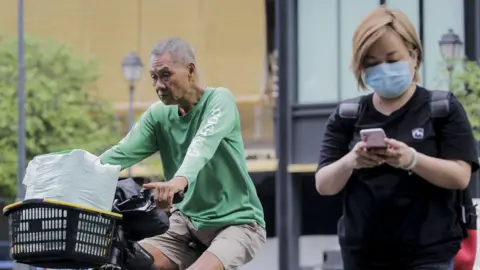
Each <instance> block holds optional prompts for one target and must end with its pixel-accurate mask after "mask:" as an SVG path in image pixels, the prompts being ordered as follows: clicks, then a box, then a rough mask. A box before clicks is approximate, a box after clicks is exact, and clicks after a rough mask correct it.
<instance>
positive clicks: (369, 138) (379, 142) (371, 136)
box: [360, 128, 387, 148]
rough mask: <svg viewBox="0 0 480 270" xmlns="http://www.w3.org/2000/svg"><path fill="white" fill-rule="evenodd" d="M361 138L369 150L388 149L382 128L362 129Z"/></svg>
mask: <svg viewBox="0 0 480 270" xmlns="http://www.w3.org/2000/svg"><path fill="white" fill-rule="evenodd" d="M360 136H361V137H362V141H364V142H365V143H366V144H367V148H387V144H386V143H385V132H384V131H383V129H381V128H369V129H362V130H360Z"/></svg>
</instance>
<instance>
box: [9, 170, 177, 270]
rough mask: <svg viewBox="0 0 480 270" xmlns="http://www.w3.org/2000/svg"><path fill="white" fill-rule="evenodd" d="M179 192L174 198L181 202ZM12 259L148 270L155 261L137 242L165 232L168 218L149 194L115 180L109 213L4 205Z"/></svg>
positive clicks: (45, 204) (43, 202)
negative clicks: (115, 186) (115, 185)
mask: <svg viewBox="0 0 480 270" xmlns="http://www.w3.org/2000/svg"><path fill="white" fill-rule="evenodd" d="M182 199H183V193H182V194H180V193H179V194H175V196H174V200H173V203H174V204H176V203H179V202H181V201H182ZM3 213H4V215H5V216H7V217H8V219H9V227H10V235H11V239H10V243H11V256H12V259H13V260H15V261H16V262H19V263H22V264H27V265H31V266H35V267H39V268H49V269H95V270H133V269H135V270H151V269H155V268H154V266H153V261H154V260H153V257H152V256H151V255H150V254H149V253H148V252H147V251H146V250H145V249H144V248H143V247H142V246H140V245H139V244H138V242H137V241H139V240H141V239H144V238H148V237H152V236H155V235H160V234H163V233H165V232H166V231H167V230H168V228H169V226H170V224H169V215H168V214H167V213H166V212H164V211H162V210H160V209H158V208H157V207H156V203H155V200H154V197H153V193H152V192H151V191H150V190H147V189H143V188H141V187H140V186H139V185H138V184H136V183H135V182H134V181H133V180H132V179H126V180H122V181H119V183H118V185H117V190H116V193H115V200H114V202H113V206H112V211H111V212H108V211H102V210H98V209H92V208H88V207H84V206H80V205H75V204H71V203H66V202H60V201H54V200H48V199H32V200H25V201H22V202H16V203H13V204H10V205H7V206H6V207H5V208H4V210H3Z"/></svg>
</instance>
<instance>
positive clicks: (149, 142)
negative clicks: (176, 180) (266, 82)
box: [100, 88, 265, 227]
mask: <svg viewBox="0 0 480 270" xmlns="http://www.w3.org/2000/svg"><path fill="white" fill-rule="evenodd" d="M157 151H159V152H160V156H161V159H162V163H163V168H164V174H165V177H166V179H172V178H173V177H175V176H182V177H185V178H186V179H187V180H188V191H187V192H186V193H185V198H184V200H183V201H182V202H181V203H179V204H178V205H177V207H178V209H179V210H180V211H182V213H183V214H185V215H186V216H188V217H190V218H191V220H192V222H193V224H194V225H195V226H197V227H223V226H228V225H236V224H245V223H252V222H257V223H258V224H260V225H261V226H263V227H265V221H264V217H263V209H262V205H261V203H260V200H259V198H258V196H257V193H256V189H255V185H254V184H253V181H252V179H251V178H250V176H249V174H248V171H247V168H246V162H245V154H244V147H243V140H242V134H241V130H240V115H239V113H238V109H237V106H236V104H235V100H234V98H233V96H232V94H231V93H230V91H229V90H228V89H226V88H207V89H206V90H205V92H204V94H203V95H202V97H201V99H200V101H199V102H198V103H197V105H196V106H195V107H193V109H192V110H191V111H190V112H189V113H188V114H186V115H185V116H179V114H178V106H172V105H170V106H167V105H165V104H163V103H162V102H157V103H155V104H153V105H152V106H151V107H150V108H148V110H147V111H146V112H145V113H144V114H143V115H142V117H141V119H140V120H139V121H138V122H137V123H136V124H135V126H134V127H133V128H132V130H131V131H130V133H129V134H128V135H127V136H126V137H125V138H124V139H123V140H122V141H120V143H119V144H118V145H116V146H114V147H112V148H111V149H110V150H108V151H106V152H105V153H104V154H102V155H101V157H100V158H101V161H102V162H103V163H107V164H113V165H120V166H121V167H122V169H125V168H128V167H130V166H132V165H134V164H136V163H138V162H140V161H141V160H143V159H145V158H146V157H149V156H150V155H152V154H154V153H155V152H157Z"/></svg>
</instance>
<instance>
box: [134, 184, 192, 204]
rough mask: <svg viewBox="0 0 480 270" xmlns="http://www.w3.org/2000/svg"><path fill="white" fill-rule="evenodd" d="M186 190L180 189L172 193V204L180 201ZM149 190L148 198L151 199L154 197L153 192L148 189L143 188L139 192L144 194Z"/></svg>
mask: <svg viewBox="0 0 480 270" xmlns="http://www.w3.org/2000/svg"><path fill="white" fill-rule="evenodd" d="M186 191H187V190H186V189H185V191H180V192H177V193H175V194H174V195H173V203H174V204H177V203H180V202H182V201H183V198H184V197H185V192H186ZM147 192H149V193H150V198H151V199H153V197H154V193H153V192H150V191H149V190H148V189H143V188H142V190H141V191H140V193H141V194H145V193H147Z"/></svg>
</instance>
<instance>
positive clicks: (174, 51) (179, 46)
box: [150, 38, 195, 64]
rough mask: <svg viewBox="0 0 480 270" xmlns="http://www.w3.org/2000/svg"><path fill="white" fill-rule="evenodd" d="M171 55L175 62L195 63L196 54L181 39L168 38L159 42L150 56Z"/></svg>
mask: <svg viewBox="0 0 480 270" xmlns="http://www.w3.org/2000/svg"><path fill="white" fill-rule="evenodd" d="M164 54H170V56H171V57H172V58H173V60H174V61H177V62H181V63H185V64H187V63H195V53H194V51H193V48H192V46H191V45H190V44H189V43H188V42H187V41H186V40H184V39H181V38H166V39H163V40H161V41H160V42H158V43H157V44H156V45H155V46H154V47H153V49H152V51H151V52H150V56H160V55H164Z"/></svg>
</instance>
